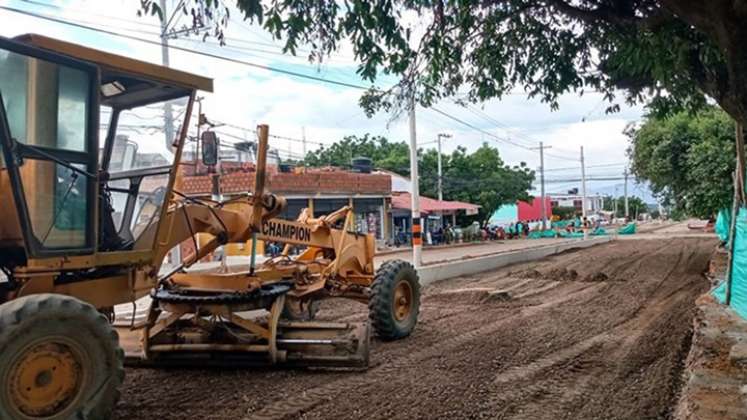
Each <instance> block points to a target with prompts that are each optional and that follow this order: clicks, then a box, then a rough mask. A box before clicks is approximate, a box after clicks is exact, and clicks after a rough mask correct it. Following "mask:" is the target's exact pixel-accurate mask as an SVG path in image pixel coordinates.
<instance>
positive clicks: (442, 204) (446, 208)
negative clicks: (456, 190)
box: [392, 192, 480, 214]
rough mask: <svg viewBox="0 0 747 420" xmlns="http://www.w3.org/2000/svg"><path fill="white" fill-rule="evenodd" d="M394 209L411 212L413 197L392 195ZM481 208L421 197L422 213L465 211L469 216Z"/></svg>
mask: <svg viewBox="0 0 747 420" xmlns="http://www.w3.org/2000/svg"><path fill="white" fill-rule="evenodd" d="M392 208H394V209H401V210H410V209H411V208H412V196H411V195H410V193H406V192H400V193H394V194H393V195H392ZM479 209H480V206H478V205H476V204H470V203H464V202H462V201H442V200H435V199H433V198H429V197H423V196H422V195H421V196H420V211H421V212H422V213H439V212H442V213H453V212H457V211H459V210H464V211H465V212H467V214H477V211H478V210H479Z"/></svg>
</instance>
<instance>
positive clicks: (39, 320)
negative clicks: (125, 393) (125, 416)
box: [0, 294, 124, 420]
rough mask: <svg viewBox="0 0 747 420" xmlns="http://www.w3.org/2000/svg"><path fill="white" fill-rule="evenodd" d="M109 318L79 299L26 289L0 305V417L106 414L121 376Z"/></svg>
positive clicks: (57, 418) (96, 416) (57, 419)
mask: <svg viewBox="0 0 747 420" xmlns="http://www.w3.org/2000/svg"><path fill="white" fill-rule="evenodd" d="M122 359H123V352H122V350H121V349H120V348H119V339H118V337H117V333H116V332H115V331H114V330H113V329H112V328H111V326H110V325H109V322H108V321H107V320H106V317H104V315H102V314H101V313H99V312H98V311H96V309H95V308H94V307H92V306H91V305H89V304H87V303H84V302H82V301H80V300H78V299H75V298H72V297H68V296H63V295H55V294H39V295H31V296H26V297H23V298H19V299H16V300H14V301H11V302H8V303H5V304H3V305H1V306H0V418H2V419H23V420H28V419H45V420H49V419H54V420H63V419H71V418H75V419H92V420H93V419H106V418H109V416H110V415H111V412H112V410H113V408H114V404H115V403H116V400H117V398H118V396H119V393H118V392H119V391H118V387H119V385H120V384H121V383H122V380H123V378H124V369H123V367H122Z"/></svg>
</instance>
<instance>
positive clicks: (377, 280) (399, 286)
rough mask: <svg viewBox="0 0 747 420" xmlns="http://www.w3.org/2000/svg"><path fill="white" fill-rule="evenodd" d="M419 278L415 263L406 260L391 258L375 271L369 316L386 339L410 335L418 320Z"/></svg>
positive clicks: (374, 326) (382, 337)
mask: <svg viewBox="0 0 747 420" xmlns="http://www.w3.org/2000/svg"><path fill="white" fill-rule="evenodd" d="M419 311H420V282H419V280H418V272H417V271H415V267H413V266H412V264H410V263H409V262H407V261H402V260H390V261H387V262H385V263H384V264H382V265H381V267H379V269H378V270H377V271H376V276H375V277H374V282H373V285H372V286H371V296H370V298H369V301H368V316H369V319H370V320H371V325H372V326H373V329H374V331H375V332H376V335H378V336H379V338H380V339H382V340H384V341H391V340H397V339H400V338H403V337H407V336H408V335H410V333H411V332H412V330H413V329H415V325H416V324H417V323H418V313H419Z"/></svg>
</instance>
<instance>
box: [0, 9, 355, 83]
mask: <svg viewBox="0 0 747 420" xmlns="http://www.w3.org/2000/svg"><path fill="white" fill-rule="evenodd" d="M0 9H3V10H7V11H10V12H14V13H19V14H22V15H27V16H32V17H35V18H37V19H43V20H47V21H50V22H55V23H60V24H63V25H69V26H74V27H77V28H81V29H86V30H89V31H94V32H100V33H104V34H107V35H111V36H116V37H120V38H125V39H130V40H133V41H138V42H143V43H146V44H151V45H155V46H158V47H161V46H162V44H161V42H158V41H153V40H150V39H146V38H140V37H137V36H134V35H128V34H123V33H119V32H115V31H111V30H108V29H102V28H94V27H92V26H88V25H84V24H81V23H75V22H70V21H65V20H63V19H58V18H55V17H51V16H46V15H43V14H40V13H35V12H30V11H26V10H21V9H16V8H13V7H8V6H0ZM168 48H169V49H172V50H177V51H183V52H186V53H191V54H196V55H201V56H204V57H210V58H214V59H216V60H223V61H228V62H232V63H236V64H242V65H245V66H249V67H255V68H259V69H262V70H267V71H272V72H275V73H281V74H285V75H288V76H293V77H298V78H302V79H308V80H313V81H317V82H323V83H329V84H333V85H337V86H343V87H348V88H353V89H359V90H368V89H369V88H368V87H365V86H361V85H356V84H353V83H347V82H341V81H337V80H331V79H325V78H322V77H317V76H312V75H308V74H303V73H298V72H295V71H291V70H285V69H279V68H277V67H272V66H267V65H264V64H257V63H252V62H249V61H245V60H240V59H237V58H232V57H226V56H222V55H219V54H213V53H209V52H204V51H197V50H193V49H190V48H185V47H180V46H176V45H169V46H168Z"/></svg>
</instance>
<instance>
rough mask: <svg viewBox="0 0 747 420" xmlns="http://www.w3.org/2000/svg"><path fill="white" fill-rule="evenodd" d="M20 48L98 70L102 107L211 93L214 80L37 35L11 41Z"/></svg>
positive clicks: (125, 105) (22, 36) (20, 37)
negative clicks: (54, 54)
mask: <svg viewBox="0 0 747 420" xmlns="http://www.w3.org/2000/svg"><path fill="white" fill-rule="evenodd" d="M14 39H15V40H16V41H18V42H21V43H23V44H26V45H29V46H33V47H37V48H42V49H45V50H48V51H50V52H53V53H57V54H63V55H66V56H69V57H71V58H74V59H77V60H80V61H86V62H90V63H92V64H95V65H97V66H98V67H99V68H100V69H101V86H100V93H101V104H102V105H107V106H111V107H113V108H124V109H127V108H133V107H137V106H142V105H147V104H150V103H154V102H161V101H165V100H169V99H175V98H179V97H183V96H185V95H188V94H189V93H190V92H191V91H193V90H202V91H205V92H212V91H213V80H212V79H210V78H207V77H202V76H197V75H194V74H191V73H187V72H183V71H180V70H175V69H172V68H169V67H164V66H159V65H157V64H152V63H148V62H145V61H140V60H135V59H132V58H128V57H124V56H121V55H116V54H111V53H108V52H104V51H99V50H96V49H93V48H88V47H84V46H81V45H77V44H72V43H69V42H65V41H60V40H58V39H53V38H49V37H46V36H42V35H37V34H26V35H20V36H18V37H16V38H14Z"/></svg>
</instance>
